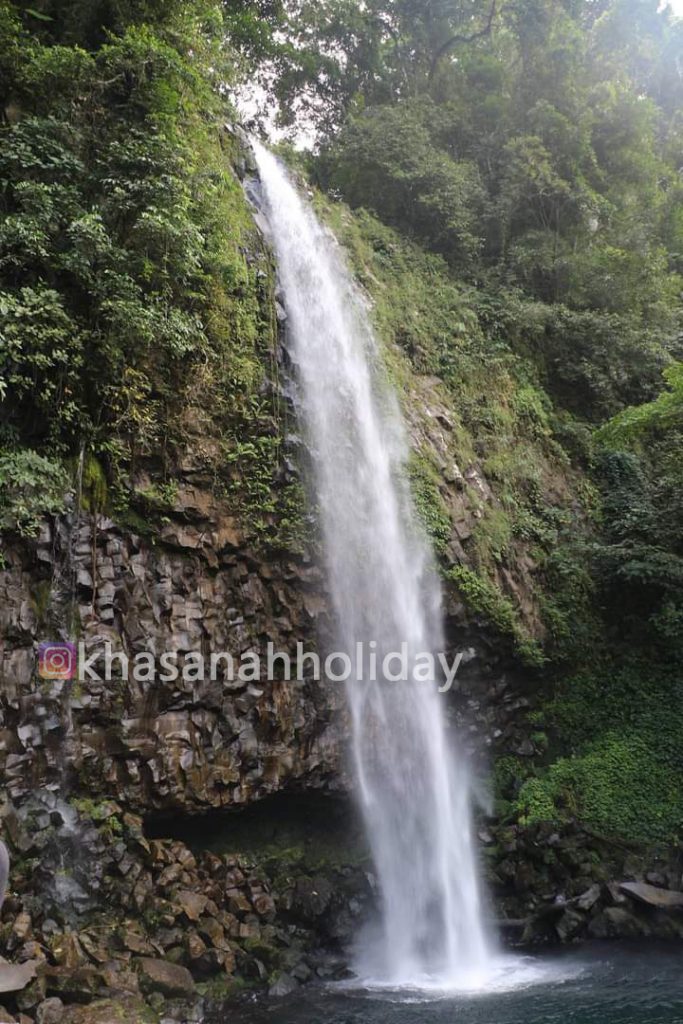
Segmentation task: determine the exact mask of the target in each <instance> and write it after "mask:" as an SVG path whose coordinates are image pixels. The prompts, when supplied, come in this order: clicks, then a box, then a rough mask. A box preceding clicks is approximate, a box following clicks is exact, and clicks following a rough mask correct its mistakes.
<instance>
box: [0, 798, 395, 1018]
mask: <svg viewBox="0 0 683 1024" xmlns="http://www.w3.org/2000/svg"><path fill="white" fill-rule="evenodd" d="M42 799H44V797H43V798H41V797H34V798H32V799H31V800H29V801H27V802H26V803H25V804H24V805H22V807H21V808H20V809H19V811H18V812H17V813H16V814H10V815H8V816H6V818H5V826H6V831H7V832H8V833H11V836H12V837H13V839H12V840H11V847H12V856H13V860H14V868H13V883H14V887H15V892H14V893H13V894H12V895H11V896H10V897H9V898H8V900H7V904H6V907H5V910H4V914H3V920H4V924H3V925H2V926H1V929H0V944H1V945H2V948H3V950H4V951H5V952H6V953H7V955H8V956H9V957H11V959H12V960H13V961H16V962H18V963H22V964H24V963H27V962H28V961H29V960H30V961H31V963H32V964H35V968H36V969H35V970H34V972H33V974H34V975H35V974H36V973H37V977H35V980H34V981H32V982H31V983H30V984H29V985H28V986H27V987H25V988H24V989H23V990H22V991H21V992H19V993H18V994H16V995H15V996H8V999H9V1000H10V1003H9V1004H8V1005H10V1007H11V1009H12V1010H14V1009H15V1008H16V1009H17V1010H19V1009H20V1010H21V1011H22V1012H24V1013H29V1014H31V1019H34V1016H33V1015H34V1014H35V1015H37V1014H42V1016H43V1017H45V1020H46V1021H48V1020H49V1019H50V1017H51V1016H53V1015H55V1014H57V1013H58V1012H61V1010H62V1009H63V1010H64V1015H65V1019H66V1020H71V1019H72V1017H73V1020H74V1021H83V1022H84V1024H85V1022H87V1021H89V1020H90V1017H88V1016H87V1015H86V1014H85V1011H81V1010H77V1009H76V1008H75V1007H74V1006H73V1004H79V1005H80V1004H89V1005H90V1004H92V1007H93V1013H94V1014H95V1015H94V1016H93V1018H92V1019H93V1020H94V1021H99V1020H100V1019H106V1017H102V1018H100V1016H98V1015H97V1014H99V1013H100V1012H101V1013H102V1014H104V1013H105V1011H104V1006H105V1005H108V1003H107V1001H108V1000H110V999H114V998H121V999H123V1001H124V1002H126V1004H127V1005H130V1006H131V1007H134V1008H136V1009H135V1012H138V1013H140V1012H141V1011H140V1009H139V1008H140V1006H144V1007H145V1012H146V1013H147V1014H148V1016H144V1017H143V1016H139V1017H137V1018H135V1017H134V1018H133V1019H136V1020H137V1021H140V1020H147V1019H149V1020H155V1019H156V1017H155V1016H154V1011H155V1010H159V1011H160V1010H161V1009H163V1014H161V1015H162V1016H163V1017H165V1019H168V1020H175V1019H176V1017H175V1011H173V1009H172V1006H173V1004H175V1003H176V1002H179V1004H182V1007H183V1009H182V1012H180V1011H179V1015H178V1018H177V1019H179V1020H186V1021H189V1020H193V1019H194V1017H192V1016H189V1015H188V1013H189V1010H188V1007H190V1008H191V1007H193V1006H195V1004H196V1003H197V1000H198V999H199V995H200V993H201V994H202V995H203V996H206V997H207V998H208V999H209V1000H210V999H211V998H212V997H213V996H217V995H220V994H223V995H224V994H225V993H227V992H228V991H229V990H230V987H231V985H233V983H234V980H235V979H236V978H237V977H239V978H242V979H246V980H248V981H250V982H253V983H255V984H261V985H268V986H270V987H273V988H275V990H276V992H277V991H280V989H282V988H283V986H285V984H289V985H291V986H293V987H296V986H297V985H299V984H302V983H304V982H306V981H308V980H310V979H311V978H313V977H322V978H327V977H334V976H336V972H338V971H339V969H340V964H342V963H343V960H344V958H345V950H346V948H347V946H348V943H349V942H350V940H351V937H352V936H353V935H355V934H356V933H357V930H358V928H359V927H360V926H361V924H362V922H363V920H364V919H365V918H366V916H367V914H368V912H369V911H370V910H371V909H372V907H373V906H374V902H375V891H374V882H373V879H372V876H371V875H370V874H369V872H368V862H367V851H365V849H364V847H363V845H362V842H361V844H360V845H359V846H358V847H355V846H354V845H353V843H350V844H349V845H347V846H344V844H343V842H342V839H346V840H348V837H349V836H353V835H354V834H357V833H354V827H353V826H351V827H347V818H346V814H347V812H346V810H345V805H344V803H343V802H340V801H330V800H329V799H324V798H319V799H318V800H317V801H315V802H314V804H311V805H310V806H308V805H307V804H306V801H307V800H308V798H307V797H300V798H299V812H300V814H301V816H302V820H303V818H304V817H305V816H306V814H307V815H308V820H315V819H317V824H316V825H315V827H314V828H311V827H310V826H307V827H306V828H305V830H304V831H300V830H299V831H297V829H299V826H298V825H297V826H296V829H295V830H294V831H292V830H291V829H290V828H289V826H288V825H287V824H286V822H285V823H284V824H283V825H282V826H278V828H275V829H273V827H272V822H273V820H275V819H277V818H278V817H280V818H282V814H283V808H286V806H287V798H286V797H280V798H279V800H280V804H281V805H282V806H281V808H280V809H278V806H277V805H276V804H273V803H272V801H270V802H269V801H266V802H265V803H266V804H267V805H268V806H267V807H266V808H265V810H264V812H263V813H261V812H259V816H260V821H258V820H256V818H255V817H253V816H252V819H253V820H252V821H250V822H248V823H247V827H242V826H241V825H239V824H238V823H239V822H241V821H242V818H243V815H242V814H240V815H235V814H232V815H228V816H227V820H226V821H225V822H224V823H223V825H222V826H221V825H220V823H219V819H218V817H216V816H214V817H213V818H212V819H211V822H210V823H209V824H208V825H207V827H206V829H205V831H204V832H201V830H199V831H197V829H195V833H196V834H195V836H194V838H195V840H199V842H198V843H196V844H195V848H194V850H193V849H190V847H189V846H188V845H186V844H185V843H184V842H182V841H180V840H179V839H176V838H172V837H168V838H151V837H150V838H148V835H146V834H145V830H144V829H143V822H142V819H141V818H140V817H138V816H135V815H133V814H131V813H129V812H126V811H124V809H123V808H122V807H121V806H120V805H118V804H116V803H114V802H113V801H104V802H102V803H100V804H90V805H88V806H85V805H81V809H80V810H79V811H78V813H77V814H75V815H74V818H73V819H71V818H70V819H69V821H68V832H67V834H66V835H65V832H64V829H65V826H64V824H61V825H60V824H58V823H56V822H57V817H58V814H59V813H62V812H63V813H65V814H66V813H67V812H66V808H65V807H63V806H62V805H61V804H58V806H57V808H55V809H53V810H52V812H51V813H50V814H48V815H43V814H42V808H43V806H44V804H43V803H42V802H41V801H42ZM302 801H303V803H302ZM48 805H49V801H48ZM223 817H225V814H224V815H223ZM168 820H169V819H168V818H166V819H164V830H165V828H166V825H167V823H168ZM195 820H196V818H194V817H192V816H188V818H187V827H188V829H189V830H190V831H192V822H193V821H195ZM233 821H234V823H235V824H234V825H233V824H231V822H233ZM176 824H177V822H176ZM221 828H222V832H221V831H220V829H221ZM283 829H284V831H283ZM150 831H154V829H151V828H150ZM157 831H158V829H157ZM214 833H218V834H217V835H215V834H214ZM212 836H213V838H214V840H215V841H214V846H215V848H216V851H217V852H214V850H210V849H207V848H204V844H205V843H207V842H208V840H209V838H210V837H212ZM68 837H75V838H76V840H77V841H78V848H79V855H78V859H77V861H76V862H74V861H73V860H69V861H68V862H67V861H65V860H64V858H62V859H61V860H59V859H58V858H56V856H55V854H56V853H59V851H60V850H62V849H63V846H64V843H65V841H66V839H67V838H68ZM253 837H255V840H256V841H255V842H254V843H253V846H254V848H255V851H258V852H254V853H246V852H241V853H240V852H222V849H223V848H227V849H228V850H231V851H237V850H238V849H239V848H240V846H241V845H242V844H243V843H244V842H245V841H249V840H250V839H251V838H253ZM72 852H73V851H72ZM81 868H82V871H81V870H80V869H81ZM37 874H39V875H40V876H41V877H42V878H44V879H45V882H46V884H42V883H41V884H40V885H37V883H36V875H37ZM60 875H63V876H66V877H68V878H70V879H71V880H72V882H73V884H76V882H77V881H78V884H79V885H81V886H82V890H83V893H84V895H85V896H87V895H89V894H90V893H92V892H94V893H96V895H97V899H96V903H95V905H92V904H90V903H86V902H85V901H81V902H74V901H73V899H72V897H71V892H70V891H66V890H64V889H60V887H59V884H58V882H59V877H60ZM88 876H90V877H91V878H92V886H91V887H90V889H89V890H88V889H87V886H86V882H85V879H86V878H87V877H88ZM281 977H282V978H283V979H284V980H282V981H280V978H281ZM3 998H4V997H3ZM145 1001H146V1003H145ZM64 1008H66V1009H64ZM95 1011H96V1013H95ZM131 1013H133V1010H132V1009H131ZM35 1019H40V1017H38V1016H36V1017H35ZM123 1019H126V1018H123ZM197 1019H202V1017H201V1016H200V1017H198V1018H197Z"/></svg>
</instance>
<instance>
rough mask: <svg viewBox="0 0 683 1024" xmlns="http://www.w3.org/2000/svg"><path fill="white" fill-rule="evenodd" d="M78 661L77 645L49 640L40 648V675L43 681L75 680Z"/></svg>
mask: <svg viewBox="0 0 683 1024" xmlns="http://www.w3.org/2000/svg"><path fill="white" fill-rule="evenodd" d="M77 660H78V656H77V653H76V644H72V643H68V642H67V643H55V642H54V641H52V640H47V641H45V643H42V644H40V646H39V647H38V675H39V676H40V678H41V679H73V677H74V676H75V675H76V664H77Z"/></svg>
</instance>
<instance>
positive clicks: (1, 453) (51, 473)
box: [0, 448, 69, 537]
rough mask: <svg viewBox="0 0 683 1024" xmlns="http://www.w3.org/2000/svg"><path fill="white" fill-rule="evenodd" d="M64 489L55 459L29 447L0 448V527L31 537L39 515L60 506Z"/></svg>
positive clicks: (63, 477)
mask: <svg viewBox="0 0 683 1024" xmlns="http://www.w3.org/2000/svg"><path fill="white" fill-rule="evenodd" d="M68 490H69V480H68V477H67V475H66V473H65V471H64V469H63V468H62V466H61V465H60V464H59V463H57V462H54V461H52V460H50V459H47V458H45V457H44V456H42V455H39V454H38V453H37V452H35V451H32V450H31V449H29V448H26V449H21V450H12V449H7V448H2V449H0V531H8V532H13V533H18V534H20V535H21V536H22V537H35V536H36V535H37V533H38V531H39V529H40V523H41V519H42V517H43V516H45V515H57V513H59V512H62V511H63V510H64V507H65V502H66V497H67V493H68Z"/></svg>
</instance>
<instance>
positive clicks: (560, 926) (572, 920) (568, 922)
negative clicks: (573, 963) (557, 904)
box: [555, 908, 586, 942]
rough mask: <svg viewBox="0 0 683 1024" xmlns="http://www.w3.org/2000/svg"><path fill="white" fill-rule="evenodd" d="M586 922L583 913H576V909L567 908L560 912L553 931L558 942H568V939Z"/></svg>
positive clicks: (578, 931)
mask: <svg viewBox="0 0 683 1024" xmlns="http://www.w3.org/2000/svg"><path fill="white" fill-rule="evenodd" d="M585 924H586V919H585V917H584V916H583V914H580V913H578V912H577V911H576V910H572V909H571V908H567V910H565V912H564V913H563V914H562V917H561V918H560V919H559V921H557V922H556V923H555V931H556V932H557V937H558V938H559V940H560V942H568V941H569V939H572V938H574V937H575V936H576V935H579V934H580V933H581V932H582V931H583V929H584V927H585Z"/></svg>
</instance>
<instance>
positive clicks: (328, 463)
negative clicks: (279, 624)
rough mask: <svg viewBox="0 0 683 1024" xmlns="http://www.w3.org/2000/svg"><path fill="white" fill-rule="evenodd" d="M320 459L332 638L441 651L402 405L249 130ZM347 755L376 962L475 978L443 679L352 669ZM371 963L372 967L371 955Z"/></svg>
mask: <svg viewBox="0 0 683 1024" xmlns="http://www.w3.org/2000/svg"><path fill="white" fill-rule="evenodd" d="M254 148H255V151H256V158H257V163H258V167H259V172H260V177H261V182H262V185H263V190H264V193H265V201H266V206H267V211H266V212H267V217H268V221H269V225H270V229H271V231H272V235H273V242H274V247H275V250H276V255H277V258H278V266H279V275H280V281H281V285H282V288H283V292H284V298H285V305H286V309H287V313H288V318H289V319H288V326H289V329H290V334H291V346H292V350H291V354H292V358H293V360H294V363H295V366H296V370H297V373H298V379H299V384H300V388H301V395H302V411H303V419H304V424H305V429H306V431H307V435H308V443H309V445H310V449H311V452H312V456H313V463H314V469H315V484H316V490H317V499H318V503H319V506H320V514H321V526H322V531H323V540H324V546H325V554H326V559H327V569H328V574H329V588H330V592H331V595H332V599H333V601H334V607H335V612H336V617H337V623H338V631H339V638H338V639H339V644H340V646H339V648H338V649H339V650H342V651H347V652H349V654H353V652H354V651H355V650H356V644H357V643H358V642H363V645H364V650H365V651H366V652H370V653H368V654H366V657H370V656H372V653H376V656H377V662H376V663H377V664H378V665H381V664H382V659H383V656H384V654H385V653H388V652H391V651H398V650H400V649H401V644H403V643H406V644H407V648H408V652H409V663H412V662H413V659H414V658H415V656H416V655H417V654H419V653H421V652H425V651H439V650H442V649H443V648H442V646H441V644H442V637H441V616H440V604H441V595H440V591H439V587H438V583H437V581H436V578H435V575H434V573H433V571H432V565H431V556H430V553H429V550H428V549H427V547H426V545H425V543H424V541H423V540H422V538H421V534H420V531H419V530H417V529H416V528H415V527H414V520H413V515H412V510H411V505H410V497H409V494H408V490H407V488H406V485H405V483H404V482H403V481H404V479H405V474H404V472H403V469H404V463H405V459H406V456H407V445H406V443H405V440H404V436H403V428H402V423H401V418H400V414H399V411H398V405H397V402H396V400H395V397H394V395H393V393H392V392H391V391H390V390H388V388H387V387H386V386H385V385H383V383H382V377H381V372H380V368H379V366H378V352H377V345H376V341H375V338H374V335H373V332H372V329H371V327H370V324H369V319H368V315H367V312H366V309H365V308H364V304H363V301H362V298H361V296H360V294H359V292H358V290H357V288H356V287H355V285H354V283H353V279H352V276H351V274H350V273H349V271H348V269H347V267H346V265H345V262H344V259H343V257H342V255H341V253H340V250H339V247H338V246H337V244H336V243H335V241H334V239H333V238H332V237H331V235H330V233H329V232H328V231H326V230H325V229H324V228H323V227H322V225H321V224H320V223H319V222H318V220H317V219H316V217H315V215H314V213H313V211H312V209H311V207H310V205H309V204H308V203H307V202H305V201H304V200H303V199H302V197H301V196H300V195H299V193H298V191H297V189H296V188H295V187H294V185H293V184H292V182H291V181H290V179H289V177H288V175H287V173H286V171H285V170H284V168H283V167H282V165H281V164H280V163H279V162H278V161H277V160H276V158H275V157H274V156H273V155H272V154H271V153H270V152H269V151H268V150H266V149H265V148H264V147H263V146H261V145H260V144H259V143H255V146H254ZM348 693H349V700H350V707H351V714H352V721H353V737H352V743H353V754H354V759H355V766H356V774H357V780H358V790H359V799H360V803H361V806H362V810H363V814H364V818H365V822H366V827H367V832H368V835H369V838H370V843H371V847H372V853H373V857H374V860H375V865H376V869H377V876H378V879H379V884H380V889H381V897H382V936H381V939H380V941H379V943H378V947H379V948H378V950H376V951H375V957H374V961H375V962H374V963H373V965H372V967H371V968H370V970H371V971H372V972H373V973H374V975H375V977H376V978H377V979H379V980H381V981H382V982H384V983H386V984H389V985H417V986H425V985H428V986H436V987H439V986H443V987H478V986H479V985H481V984H482V983H483V982H484V981H485V978H486V977H487V975H488V974H489V968H490V964H491V956H490V952H489V948H488V943H487V940H486V936H485V931H484V927H483V923H482V910H481V904H480V894H479V885H478V879H477V869H476V860H475V852H474V846H473V840H472V834H471V822H470V800H469V796H470V793H469V788H470V787H469V780H468V777H467V771H466V767H465V765H464V764H463V763H462V760H461V759H460V758H459V757H458V756H457V752H455V751H453V750H452V749H449V744H448V742H447V737H446V729H445V723H444V716H443V709H442V704H441V701H442V699H443V698H441V697H440V696H439V694H438V693H437V688H436V682H435V681H434V680H431V681H430V682H424V681H418V680H417V679H415V678H413V679H411V680H409V681H407V682H389V681H380V682H370V681H353V680H352V681H351V682H349V684H348ZM365 970H366V971H367V966H366V967H365Z"/></svg>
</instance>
